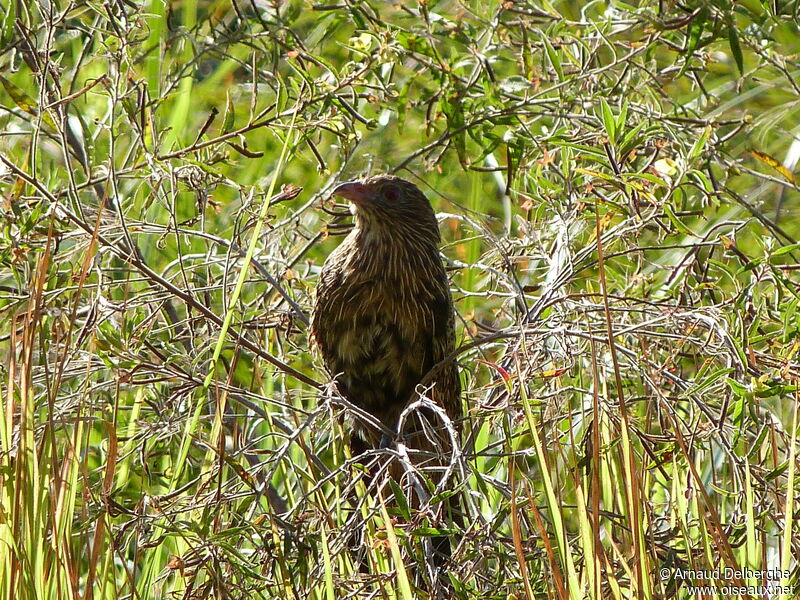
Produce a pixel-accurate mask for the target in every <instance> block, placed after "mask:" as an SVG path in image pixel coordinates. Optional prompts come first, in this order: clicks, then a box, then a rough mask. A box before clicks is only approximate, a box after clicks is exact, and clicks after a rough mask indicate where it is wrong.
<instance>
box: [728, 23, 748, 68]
mask: <svg viewBox="0 0 800 600" xmlns="http://www.w3.org/2000/svg"><path fill="white" fill-rule="evenodd" d="M726 20H727V22H728V44H730V47H731V54H733V60H735V61H736V67H737V68H738V69H739V74H740V75H744V58H743V56H742V47H741V46H740V45H739V34H738V33H737V32H736V23H734V21H733V13H728V15H727V19H726Z"/></svg>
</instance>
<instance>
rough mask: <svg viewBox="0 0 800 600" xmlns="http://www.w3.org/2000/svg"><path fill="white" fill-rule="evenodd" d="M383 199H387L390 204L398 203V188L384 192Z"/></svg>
mask: <svg viewBox="0 0 800 600" xmlns="http://www.w3.org/2000/svg"><path fill="white" fill-rule="evenodd" d="M383 197H384V198H386V199H387V200H388V201H389V202H397V197H398V193H397V188H396V187H394V186H389V187H387V188H386V189H385V190H383Z"/></svg>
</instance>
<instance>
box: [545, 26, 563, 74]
mask: <svg viewBox="0 0 800 600" xmlns="http://www.w3.org/2000/svg"><path fill="white" fill-rule="evenodd" d="M542 42H543V43H544V49H545V52H546V53H547V58H548V60H549V61H550V64H551V65H552V67H553V69H554V70H555V72H556V75H558V80H559V81H564V70H563V69H562V68H561V61H560V60H559V59H558V54H557V53H556V49H555V48H553V44H551V43H550V40H549V39H548V38H547V36H546V35H543V36H542Z"/></svg>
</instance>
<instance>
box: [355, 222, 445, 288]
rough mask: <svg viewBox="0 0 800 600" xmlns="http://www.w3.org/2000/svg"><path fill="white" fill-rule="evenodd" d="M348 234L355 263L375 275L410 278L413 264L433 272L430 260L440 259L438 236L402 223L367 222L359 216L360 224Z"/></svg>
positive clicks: (436, 260) (421, 269)
mask: <svg viewBox="0 0 800 600" xmlns="http://www.w3.org/2000/svg"><path fill="white" fill-rule="evenodd" d="M348 237H349V238H350V240H349V245H350V247H351V252H352V254H351V261H352V262H351V266H352V267H355V268H357V269H359V270H363V271H362V272H364V273H365V274H366V273H369V274H370V276H371V277H376V276H377V277H380V278H385V279H396V278H398V277H402V278H407V277H408V273H409V267H411V269H412V272H413V271H417V272H420V273H422V272H429V271H430V270H431V267H432V266H433V265H431V264H428V263H432V262H434V261H435V262H436V263H438V261H439V246H438V239H433V237H432V236H431V235H423V234H422V232H420V231H414V230H408V229H405V228H403V227H401V226H398V227H395V228H389V227H375V226H374V225H373V224H370V226H365V225H364V224H363V223H359V222H358V220H356V226H355V228H354V229H353V231H351V232H350V235H349V236H348ZM437 237H438V235H437Z"/></svg>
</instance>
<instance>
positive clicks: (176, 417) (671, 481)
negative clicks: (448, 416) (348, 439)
mask: <svg viewBox="0 0 800 600" xmlns="http://www.w3.org/2000/svg"><path fill="white" fill-rule="evenodd" d="M797 11H798V5H797V3H796V2H775V3H766V2H764V3H762V2H756V1H754V0H743V1H738V2H730V1H728V0H719V1H715V2H702V1H701V2H691V3H688V4H681V3H675V2H654V1H647V0H646V1H643V2H641V3H638V4H626V3H624V2H588V3H574V2H552V3H548V2H544V1H543V2H524V1H513V0H508V1H506V2H501V3H498V2H449V1H444V0H443V1H439V2H437V1H435V0H430V1H418V2H411V3H409V4H400V3H391V2H382V1H363V0H361V1H351V0H344V1H343V2H341V3H336V4H334V3H331V4H323V3H318V4H315V3H314V2H312V1H309V0H290V1H288V2H284V3H274V4H273V3H269V2H263V1H261V0H252V1H251V2H239V1H234V2H228V1H227V0H220V1H197V0H184V1H183V2H169V3H168V2H162V1H160V0H154V1H152V2H143V3H142V4H141V5H140V4H137V3H133V2H127V1H125V0H121V1H118V2H105V3H100V2H69V1H64V0H50V1H44V0H42V1H40V2H38V3H35V4H33V5H31V6H26V5H24V4H23V3H21V2H15V1H13V0H6V1H5V2H4V3H3V4H1V5H0V39H1V40H2V44H0V48H2V50H0V84H2V89H0V124H1V125H2V126H1V127H0V131H2V133H0V198H1V199H0V203H1V204H0V214H1V215H2V234H1V235H2V245H0V314H1V315H2V320H1V321H0V347H2V350H3V354H2V356H3V361H2V365H1V366H0V374H1V375H2V378H1V379H2V384H0V391H2V395H1V396H2V400H0V402H2V404H0V406H2V413H3V417H4V418H3V421H2V424H0V593H1V594H2V597H4V598H12V597H13V598H17V599H19V600H22V599H25V598H40V597H46V598H66V597H77V596H81V597H83V598H131V597H134V598H151V597H155V598H163V597H183V598H192V597H208V596H211V597H218V598H223V597H225V598H228V597H232V598H244V597H247V598H250V597H263V598H336V597H348V598H368V597H405V598H410V597H425V596H426V595H427V594H428V592H429V591H431V590H430V589H429V590H428V592H426V591H425V585H424V583H423V582H422V581H421V580H420V579H419V577H421V575H417V580H416V583H415V575H414V573H415V572H416V571H415V569H414V564H415V563H416V562H420V563H424V544H423V541H424V540H425V539H427V538H428V537H429V536H430V535H431V534H432V533H435V531H436V528H439V529H449V530H450V531H451V532H452V533H454V534H455V538H454V539H457V540H458V542H459V545H458V548H457V549H456V551H455V555H454V561H453V566H452V569H451V570H450V574H449V577H450V579H451V586H452V589H451V591H450V592H448V593H450V594H452V595H453V596H455V597H462V598H512V597H515V598H545V597H546V598H561V599H564V598H583V597H587V598H606V597H612V598H628V597H637V598H650V597H656V598H667V597H678V598H688V597H694V595H696V594H695V593H694V592H692V591H691V590H690V588H689V586H690V585H693V584H700V585H710V586H717V587H718V589H719V590H721V589H722V586H726V585H727V586H732V585H737V586H738V585H751V586H758V585H764V586H765V585H767V584H769V585H772V586H778V585H780V586H782V588H781V589H780V590H778V592H781V591H782V592H784V593H785V595H784V596H783V597H794V596H795V594H794V591H793V590H794V589H795V587H796V586H797V585H800V583H798V581H797V579H798V567H797V561H796V558H795V557H796V556H798V553H800V538H798V526H797V523H796V522H795V521H794V515H795V512H796V511H797V509H798V503H797V499H796V491H797V477H796V466H797V460H796V445H795V437H796V431H797V376H798V372H799V370H800V366H799V365H798V362H797V358H796V356H797V349H798V345H799V344H800V339H799V338H798V316H797V310H796V309H797V302H798V296H797V288H798V270H799V269H800V267H799V266H798V265H799V264H800V263H798V255H800V247H799V246H798V245H797V242H796V240H797V237H798V230H799V229H800V227H799V226H798V223H797V221H795V220H794V219H795V218H796V217H797V210H798V209H797V207H796V205H795V202H797V201H798V199H800V195H798V188H797V185H796V183H795V179H794V175H793V172H794V169H795V167H796V165H797V161H798V158H799V157H800V138H799V137H798V132H800V119H799V118H798V114H800V111H798V100H800V86H798V82H797V75H798V72H800V71H798V69H799V68H800V63H799V62H798V53H799V52H800V35H798V34H800V31H798V22H797ZM378 172H392V173H396V174H398V175H400V176H402V177H405V178H408V179H410V180H412V181H414V182H415V183H417V184H418V185H420V187H421V188H422V189H423V190H424V191H425V192H426V193H427V195H428V196H429V198H430V199H431V201H432V203H433V204H434V206H435V208H436V209H437V211H438V212H439V213H440V217H441V225H442V232H443V236H444V239H445V243H444V245H443V254H444V256H445V259H446V261H447V264H448V268H449V271H450V273H451V276H452V287H453V291H454V297H455V299H456V304H457V309H458V316H459V319H458V321H459V340H460V342H461V343H463V345H464V347H463V350H462V352H461V354H460V356H459V360H460V363H461V366H462V377H463V383H464V387H465V390H466V391H465V394H464V399H465V403H466V407H467V408H468V417H467V422H466V424H465V428H466V431H467V436H466V437H465V440H464V454H463V455H462V456H461V457H458V456H456V457H454V459H453V465H454V467H455V468H456V470H457V471H458V472H459V473H461V475H460V477H458V478H456V479H455V480H454V483H453V485H458V484H460V486H461V487H460V488H459V489H460V491H461V493H462V494H463V495H464V496H465V498H466V500H465V504H466V507H467V508H466V510H467V516H468V519H467V521H468V523H467V524H466V526H465V527H460V526H459V525H457V524H454V523H444V522H442V521H441V520H439V519H438V517H437V515H438V512H437V511H438V510H439V508H440V503H439V502H438V501H440V500H441V499H442V498H443V497H444V496H443V495H439V496H438V497H436V498H434V502H433V504H432V506H430V507H429V509H428V510H424V511H422V512H420V513H417V512H416V511H411V510H410V509H408V508H407V506H405V505H404V504H403V502H402V501H400V502H396V503H395V504H394V505H392V504H388V510H389V511H391V512H392V513H393V515H392V517H393V520H392V521H391V527H389V528H387V522H388V521H387V520H386V516H387V515H386V513H385V512H383V510H385V509H386V506H387V504H385V503H384V504H383V509H382V508H381V506H382V503H381V500H380V498H381V496H380V495H379V494H377V492H376V490H375V488H372V489H365V488H364V486H363V485H360V484H357V482H359V481H361V479H360V478H359V477H358V475H359V474H360V473H362V468H361V467H360V466H359V465H358V464H357V462H356V461H353V460H352V459H351V458H349V457H347V456H346V451H345V449H344V448H343V447H342V443H341V440H342V439H344V437H343V436H344V434H343V432H342V429H341V428H342V425H341V422H340V420H339V419H338V416H339V415H341V414H342V413H345V412H346V409H345V408H344V407H343V406H342V404H341V403H340V402H337V399H336V398H335V397H333V396H331V394H330V392H329V391H326V389H327V388H325V386H324V384H325V382H326V379H327V376H326V375H325V373H324V372H323V371H322V369H321V366H320V364H319V363H318V362H317V361H315V359H314V358H313V357H312V356H311V355H310V353H309V351H308V341H307V338H306V324H307V314H308V310H309V306H310V299H311V294H312V292H313V288H314V283H315V278H316V275H317V273H318V272H319V268H320V266H321V264H322V261H323V260H324V257H325V256H326V255H327V253H328V252H329V251H330V250H331V249H332V248H333V247H335V245H336V244H337V243H338V241H339V239H340V238H339V237H337V235H336V234H338V233H341V232H342V230H343V229H344V228H346V223H347V222H348V218H347V214H346V207H341V206H340V207H334V206H331V205H330V203H329V202H328V201H327V197H328V192H329V191H330V189H331V186H332V185H333V184H334V183H335V182H336V181H341V180H343V179H347V178H352V177H356V176H361V175H364V174H368V173H378ZM281 190H282V191H281ZM249 249H252V250H253V255H252V261H251V262H250V266H249V267H247V266H246V265H247V261H246V260H245V258H246V256H245V255H246V253H247V252H248V250H249ZM240 275H244V276H245V280H244V282H243V283H242V285H237V281H238V279H239V277H240ZM226 316H227V317H228V318H230V322H229V323H228V324H227V325H225V324H224V319H225V318H226ZM215 352H218V353H219V360H218V362H217V363H216V364H217V368H216V369H215V368H214V364H215V360H214V359H215V356H216V354H215ZM395 491H396V492H398V490H397V489H395ZM384 493H385V492H384ZM445 495H446V494H445ZM401 500H402V499H401ZM412 513H413V514H412ZM362 521H364V522H366V531H367V554H368V561H369V564H370V569H371V573H361V572H359V569H358V567H357V564H356V562H355V557H354V556H353V554H352V552H351V550H350V549H348V540H349V538H348V535H349V533H348V532H349V531H351V530H353V528H356V527H360V526H361V525H360V523H361V522H362ZM725 567H728V568H732V569H742V568H748V569H753V570H756V571H761V570H766V569H772V570H780V571H781V572H780V573H777V574H776V573H774V572H773V573H772V574H771V575H772V576H771V577H766V576H765V575H764V574H763V573H755V574H753V573H749V574H748V573H744V574H734V575H729V576H720V577H718V578H713V577H705V576H703V575H700V576H696V577H688V576H686V575H685V573H686V570H687V569H695V570H713V569H715V568H719V569H724V568H725ZM417 584H419V585H420V586H421V589H417V590H415V589H412V586H413V585H417ZM740 591H742V590H740ZM745 591H746V592H747V593H749V594H750V595H751V596H756V595H759V594H760V591H759V590H758V589H756V588H755V587H753V588H751V589H750V590H744V591H742V594H740V595H742V596H744V595H745ZM773 591H775V589H773ZM728 592H731V590H730V589H728ZM434 593H435V590H434ZM736 594H737V592H736V591H735V590H734V591H733V592H732V593H730V594H729V595H730V596H731V597H736ZM775 597H779V596H775Z"/></svg>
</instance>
